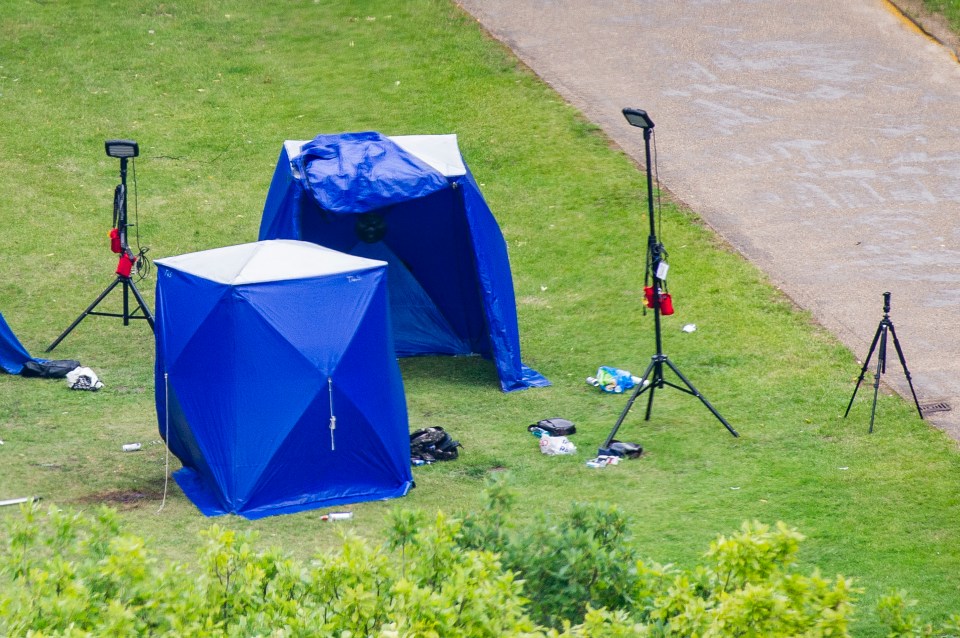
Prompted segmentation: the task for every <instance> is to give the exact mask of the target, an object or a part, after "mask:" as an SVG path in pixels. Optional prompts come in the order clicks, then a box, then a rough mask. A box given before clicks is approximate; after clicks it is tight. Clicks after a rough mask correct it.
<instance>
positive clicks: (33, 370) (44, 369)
mask: <svg viewBox="0 0 960 638" xmlns="http://www.w3.org/2000/svg"><path fill="white" fill-rule="evenodd" d="M79 367H80V362H79V361H74V360H73V359H60V360H58V361H35V360H34V361H27V362H25V363H24V364H23V370H21V371H20V376H23V377H43V378H44V379H63V378H64V377H66V376H67V373H68V372H70V371H71V370H73V369H75V368H79Z"/></svg>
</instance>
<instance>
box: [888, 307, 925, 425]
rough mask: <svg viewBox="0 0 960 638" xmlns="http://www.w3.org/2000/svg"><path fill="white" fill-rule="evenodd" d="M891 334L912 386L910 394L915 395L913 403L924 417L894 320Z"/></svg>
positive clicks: (904, 371) (908, 383)
mask: <svg viewBox="0 0 960 638" xmlns="http://www.w3.org/2000/svg"><path fill="white" fill-rule="evenodd" d="M890 334H891V335H892V336H893V347H894V348H896V349H897V356H898V357H900V365H901V366H903V374H904V375H905V376H906V377H907V385H909V386H910V394H911V395H912V396H913V404H914V405H915V406H917V414H919V415H920V418H921V419H922V418H923V410H921V409H920V402H919V401H917V393H916V392H914V390H913V379H912V378H911V377H910V371H909V370H907V360H906V358H904V356H903V350H902V349H901V348H900V340H899V339H897V331H896V330H894V329H893V322H890Z"/></svg>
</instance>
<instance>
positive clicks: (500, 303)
mask: <svg viewBox="0 0 960 638" xmlns="http://www.w3.org/2000/svg"><path fill="white" fill-rule="evenodd" d="M370 229H373V230H372V232H371V230H370ZM260 239H261V240H266V239H297V240H305V241H309V242H314V243H317V244H320V245H323V246H327V247H330V248H333V249H335V250H338V251H341V252H345V253H350V254H355V255H379V257H377V258H378V259H382V260H384V261H387V262H388V263H389V264H390V268H389V275H388V277H389V278H390V279H391V285H390V292H391V294H390V306H391V309H392V310H393V312H392V314H393V316H394V322H393V327H392V332H393V340H394V343H395V344H396V346H397V354H398V355H399V356H414V355H430V354H470V353H472V354H479V355H481V356H483V357H485V358H487V359H490V360H492V361H493V362H494V364H495V366H496V370H497V374H498V376H499V379H500V386H501V388H502V389H503V390H504V391H505V392H510V391H513V390H521V389H524V388H528V387H533V386H546V385H550V382H549V381H548V380H547V379H546V378H545V377H544V376H543V375H541V374H540V373H539V372H537V371H536V370H533V369H532V368H530V367H528V366H526V365H524V363H523V362H522V361H521V358H520V335H519V329H518V326H517V311H516V300H515V296H514V290H513V279H512V275H511V271H510V262H509V258H508V255H507V246H506V242H505V241H504V239H503V234H502V233H501V231H500V227H499V225H498V224H497V221H496V219H495V218H494V216H493V214H492V212H491V211H490V208H489V207H488V205H487V203H486V201H485V200H484V198H483V195H482V194H481V193H480V188H479V186H478V185H477V182H476V181H475V180H474V178H473V175H471V173H470V170H469V169H468V168H467V167H466V165H465V164H464V162H463V158H462V156H461V155H460V152H459V149H458V148H457V144H456V137H455V136H453V135H438V136H429V135H424V136H399V137H386V136H384V135H381V134H380V133H375V132H364V133H345V134H340V135H319V136H317V137H316V138H315V139H314V140H312V141H310V142H306V143H294V142H287V143H285V144H284V146H283V149H282V151H281V153H280V157H279V160H278V162H277V166H276V169H275V171H274V175H273V180H272V182H271V185H270V190H269V192H268V194H267V198H266V202H265V204H264V210H263V217H262V219H261V226H260ZM395 277H396V278H397V279H398V280H399V279H402V280H403V281H402V282H400V283H398V284H395V282H393V279H394V278H395ZM411 279H412V281H413V282H414V283H415V284H416V286H412V285H410V280H411ZM397 286H399V287H400V288H401V289H402V290H404V291H412V292H410V295H411V296H410V297H409V299H413V300H414V301H413V302H412V303H409V302H406V303H405V301H404V299H405V297H404V296H402V295H401V294H399V293H398V288H397ZM404 304H405V307H401V306H404Z"/></svg>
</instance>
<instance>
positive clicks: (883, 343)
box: [869, 321, 887, 434]
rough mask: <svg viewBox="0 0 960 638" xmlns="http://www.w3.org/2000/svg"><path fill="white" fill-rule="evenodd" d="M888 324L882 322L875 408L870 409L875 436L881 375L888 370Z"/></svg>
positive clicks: (875, 387)
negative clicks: (875, 417)
mask: <svg viewBox="0 0 960 638" xmlns="http://www.w3.org/2000/svg"><path fill="white" fill-rule="evenodd" d="M886 327H887V326H886V324H885V323H883V322H882V321H881V322H880V352H879V354H878V355H877V372H876V374H875V375H874V378H873V407H872V408H871V409H870V430H869V432H870V433H871V434H873V418H874V416H875V415H876V414H877V395H878V394H880V375H881V374H883V372H884V371H885V370H886V369H887V363H886V359H887V330H886Z"/></svg>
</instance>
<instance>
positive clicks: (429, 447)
mask: <svg viewBox="0 0 960 638" xmlns="http://www.w3.org/2000/svg"><path fill="white" fill-rule="evenodd" d="M460 447H463V446H462V445H460V442H459V441H454V440H453V439H452V438H450V435H449V434H447V433H446V432H445V431H444V429H443V428H441V427H440V426H436V427H432V428H423V429H420V430H417V431H416V432H413V433H412V434H410V460H411V461H423V462H425V463H433V462H434V461H452V460H454V459H455V458H457V457H458V456H460V453H459V451H458V450H457V448H460Z"/></svg>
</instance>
